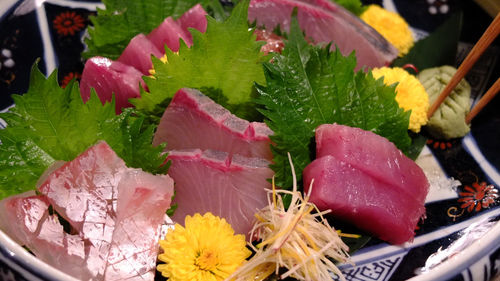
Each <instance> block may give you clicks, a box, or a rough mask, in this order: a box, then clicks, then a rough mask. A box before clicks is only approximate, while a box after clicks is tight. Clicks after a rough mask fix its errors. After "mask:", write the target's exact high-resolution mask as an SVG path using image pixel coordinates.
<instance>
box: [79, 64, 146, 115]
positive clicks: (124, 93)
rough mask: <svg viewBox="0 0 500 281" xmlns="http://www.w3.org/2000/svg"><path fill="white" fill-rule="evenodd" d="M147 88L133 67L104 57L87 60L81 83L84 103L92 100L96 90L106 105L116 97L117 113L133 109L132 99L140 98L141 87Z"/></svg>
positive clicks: (140, 74) (140, 75) (138, 72)
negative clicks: (127, 108)
mask: <svg viewBox="0 0 500 281" xmlns="http://www.w3.org/2000/svg"><path fill="white" fill-rule="evenodd" d="M141 86H142V87H146V85H145V84H144V81H143V80H142V73H141V72H140V71H139V70H137V69H135V68H134V67H132V66H129V65H126V64H124V63H121V62H119V61H112V60H110V59H107V58H103V57H93V58H90V59H89V60H87V62H86V63H85V67H84V68H83V73H82V79H81V81H80V92H81V95H82V99H83V101H84V102H86V101H87V100H89V98H90V89H91V88H94V89H95V91H96V93H97V95H98V96H99V99H100V100H101V102H102V103H103V104H104V103H105V102H109V101H111V99H112V96H113V94H114V95H115V102H116V103H115V106H116V113H117V114H120V113H121V112H122V108H124V107H132V104H130V103H129V102H128V100H129V99H130V98H137V97H140V96H141V94H140V87H141Z"/></svg>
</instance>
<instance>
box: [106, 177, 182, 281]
mask: <svg viewBox="0 0 500 281" xmlns="http://www.w3.org/2000/svg"><path fill="white" fill-rule="evenodd" d="M173 186H174V181H173V180H172V179H171V178H170V177H169V176H167V175H158V176H154V175H151V174H148V173H145V172H143V171H140V170H134V171H130V172H128V173H127V174H125V175H124V176H123V177H122V178H121V180H120V183H119V184H118V194H119V196H118V200H117V210H116V212H117V216H116V223H115V230H114V232H113V241H112V243H111V247H110V251H109V256H108V264H107V266H106V272H105V280H153V279H154V276H155V269H156V257H157V256H158V239H160V232H161V224H162V223H163V222H164V216H165V210H167V209H168V208H169V206H170V201H171V198H172V194H173Z"/></svg>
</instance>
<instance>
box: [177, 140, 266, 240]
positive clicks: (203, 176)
mask: <svg viewBox="0 0 500 281" xmlns="http://www.w3.org/2000/svg"><path fill="white" fill-rule="evenodd" d="M167 159H168V160H170V161H171V163H172V164H171V166H170V168H169V175H170V176H171V177H172V178H173V179H174V181H175V190H176V193H175V197H174V200H173V201H174V203H177V204H178V208H177V209H176V211H175V213H174V215H173V217H172V219H173V220H174V221H175V222H177V223H180V224H184V218H185V217H186V216H187V215H194V214H195V213H200V214H202V215H203V214H205V213H206V212H212V214H214V215H216V216H220V217H222V218H225V219H226V221H228V222H229V223H230V224H231V226H232V227H233V229H234V231H235V233H239V234H245V235H247V238H248V232H249V231H250V230H251V228H252V225H253V222H254V214H255V213H256V212H257V210H259V209H261V208H263V207H265V206H267V204H268V203H267V195H266V191H265V189H266V188H271V184H270V183H269V182H268V179H270V178H271V177H272V176H273V171H272V170H271V169H270V168H269V167H268V165H269V162H268V161H266V160H264V159H259V158H246V157H243V156H238V155H234V156H233V157H232V158H231V157H229V155H228V154H227V153H224V152H216V151H213V150H206V151H203V152H202V151H201V150H199V149H196V150H188V151H171V152H170V153H169V156H168V158H167Z"/></svg>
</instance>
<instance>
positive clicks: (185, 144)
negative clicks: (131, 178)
mask: <svg viewBox="0 0 500 281" xmlns="http://www.w3.org/2000/svg"><path fill="white" fill-rule="evenodd" d="M271 134H272V131H271V129H269V128H268V127H267V125H266V124H264V123H260V122H248V121H246V120H244V119H241V118H238V117H236V116H235V115H233V114H231V112H229V110H227V109H225V108H224V107H222V106H221V105H219V104H217V103H215V102H214V101H212V100H211V99H210V98H208V97H207V96H205V95H203V94H202V93H200V92H199V91H197V90H194V89H187V88H184V89H180V90H179V91H178V92H177V93H176V94H175V96H174V97H173V99H172V101H171V102H170V104H169V106H168V107H167V109H166V110H165V113H164V114H163V116H162V118H161V120H160V124H159V125H158V129H157V131H156V133H155V136H154V138H153V144H154V145H158V144H160V143H162V142H166V143H167V147H166V150H174V149H176V150H178V149H195V148H199V149H202V150H204V149H213V150H218V151H225V152H228V153H230V154H239V155H243V156H246V157H260V158H264V159H267V160H271V159H272V153H271V147H270V144H271V141H270V139H269V135H271Z"/></svg>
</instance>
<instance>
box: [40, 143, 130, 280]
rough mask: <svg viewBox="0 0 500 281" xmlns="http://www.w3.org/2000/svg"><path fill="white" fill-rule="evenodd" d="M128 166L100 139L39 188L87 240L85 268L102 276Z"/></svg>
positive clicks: (99, 277)
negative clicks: (118, 197)
mask: <svg viewBox="0 0 500 281" xmlns="http://www.w3.org/2000/svg"><path fill="white" fill-rule="evenodd" d="M127 169H128V168H127V167H126V165H125V162H124V161H123V160H122V159H120V158H119V157H118V156H117V155H116V153H115V152H114V151H113V150H112V149H111V148H110V147H109V146H108V144H106V143H105V142H100V143H98V144H96V145H95V146H93V147H91V148H89V149H88V150H87V151H85V152H84V153H82V154H80V155H79V156H78V157H77V158H75V159H74V160H73V161H71V162H68V163H66V164H65V165H63V166H62V167H60V168H59V169H57V170H56V171H54V172H53V173H52V174H50V175H49V176H48V178H47V180H46V181H45V182H44V183H43V184H42V185H41V186H40V187H39V191H40V192H41V193H42V194H44V195H46V196H47V197H48V198H49V201H50V203H51V204H52V206H53V207H54V209H55V210H56V211H57V212H58V213H59V214H60V215H61V216H62V217H64V218H65V219H66V220H67V221H68V222H69V223H70V224H71V226H72V227H73V228H74V229H75V230H76V231H77V232H78V233H80V236H82V237H83V238H84V239H88V240H89V241H90V243H91V246H90V247H89V248H88V252H89V254H88V267H89V270H90V271H91V272H92V275H93V276H94V278H96V279H102V278H103V276H104V270H105V266H106V260H107V254H108V252H109V247H110V244H111V240H112V236H113V231H114V229H115V217H116V200H117V196H118V190H117V186H118V183H119V182H120V179H121V177H122V176H123V174H124V173H125V172H126V170H127Z"/></svg>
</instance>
